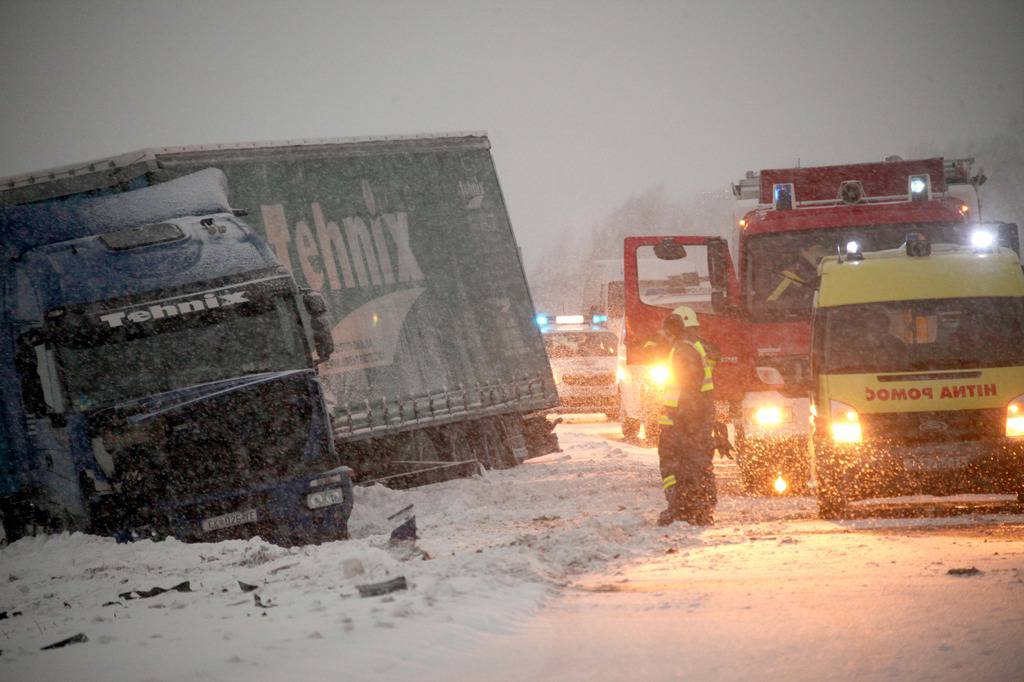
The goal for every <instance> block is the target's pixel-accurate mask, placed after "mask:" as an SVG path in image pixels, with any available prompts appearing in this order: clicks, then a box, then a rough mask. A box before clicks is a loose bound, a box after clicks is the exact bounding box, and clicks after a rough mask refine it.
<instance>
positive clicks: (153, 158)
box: [0, 131, 490, 206]
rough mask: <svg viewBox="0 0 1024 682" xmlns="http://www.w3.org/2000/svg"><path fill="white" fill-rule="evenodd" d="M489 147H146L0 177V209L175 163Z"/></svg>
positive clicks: (359, 140) (312, 141) (393, 143)
mask: <svg viewBox="0 0 1024 682" xmlns="http://www.w3.org/2000/svg"><path fill="white" fill-rule="evenodd" d="M467 146H469V147H480V148H483V149H489V148H490V140H489V139H488V137H487V133H486V131H459V132H449V133H419V134H412V135H387V136H364V137H324V138H298V139H291V140H276V141H264V142H231V143H223V144H199V145H184V146H169V147H150V148H147V149H141V150H138V151H133V152H128V153H125V154H117V155H114V156H108V157H104V158H101V159H96V160H93V161H85V162H81V163H73V164H68V165H64V166H57V167H54V168H48V169H44V170H38V171H31V172H29V173H21V174H18V175H11V176H8V177H5V178H0V206H13V205H18V204H24V203H29V202H35V201H43V200H46V199H54V198H57V197H63V196H68V195H71V194H77V193H79V192H84V191H90V190H93V189H96V188H97V187H112V186H115V185H118V184H121V183H124V182H128V181H130V180H132V179H134V178H137V177H139V176H140V175H143V174H145V173H149V172H153V171H156V170H158V169H160V168H168V167H173V166H174V165H175V163H174V160H175V159H182V160H184V159H188V160H189V161H194V160H195V159H196V158H197V157H198V158H203V157H209V158H216V159H223V158H231V159H243V158H246V157H247V156H249V155H252V154H257V155H258V154H268V153H271V152H279V151H280V150H281V149H284V148H294V149H296V150H302V151H303V152H306V153H316V152H317V151H321V150H322V151H328V150H329V151H330V152H331V154H332V155H342V154H346V153H347V154H353V155H359V154H365V153H368V152H370V151H372V152H373V153H386V152H388V151H389V150H390V149H389V148H393V150H394V151H395V152H399V151H413V150H416V151H427V150H431V151H433V150H437V149H439V148H440V149H447V148H453V149H454V148H459V149H462V148H465V147H467Z"/></svg>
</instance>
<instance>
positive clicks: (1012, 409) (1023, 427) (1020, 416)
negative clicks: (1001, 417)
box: [1006, 395, 1024, 438]
mask: <svg viewBox="0 0 1024 682" xmlns="http://www.w3.org/2000/svg"><path fill="white" fill-rule="evenodd" d="M1006 436H1007V438H1020V437H1021V436H1024V395H1022V396H1018V397H1016V398H1014V399H1013V400H1012V401H1010V404H1009V405H1007V406H1006Z"/></svg>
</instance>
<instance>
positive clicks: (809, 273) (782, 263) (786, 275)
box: [744, 223, 1016, 322]
mask: <svg viewBox="0 0 1024 682" xmlns="http://www.w3.org/2000/svg"><path fill="white" fill-rule="evenodd" d="M910 232H920V233H923V234H924V235H925V236H926V237H927V238H928V239H929V240H930V241H932V242H950V243H958V244H960V243H967V240H968V239H969V230H968V228H967V226H966V225H964V224H956V223H903V224H899V225H868V226H861V227H843V228H838V229H816V230H815V229H812V230H801V231H799V232H775V233H769V234H761V235H756V236H752V237H750V238H749V239H748V240H747V241H746V245H745V249H744V253H745V257H746V268H745V270H746V272H745V275H744V277H745V281H744V291H745V297H744V298H745V301H746V305H747V310H748V312H749V314H750V318H751V319H752V320H753V321H755V322H773V321H779V320H807V319H810V316H811V302H812V300H813V298H814V291H815V290H816V289H817V287H818V281H817V273H818V263H819V261H821V259H822V258H823V257H825V256H827V255H834V254H835V253H837V249H838V248H839V247H840V245H845V244H846V243H847V242H849V241H856V242H857V243H858V244H860V248H861V250H862V251H880V250H882V249H894V248H896V247H898V246H900V245H901V244H902V243H903V241H904V239H905V238H906V236H907V234H908V233H910ZM1006 245H1007V246H1014V247H1015V246H1016V242H1015V241H1014V243H1013V244H1012V245H1011V244H1006Z"/></svg>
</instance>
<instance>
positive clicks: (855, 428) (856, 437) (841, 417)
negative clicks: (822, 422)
mask: <svg viewBox="0 0 1024 682" xmlns="http://www.w3.org/2000/svg"><path fill="white" fill-rule="evenodd" d="M831 407H832V440H834V441H835V442H837V443H859V442H861V439H862V433H861V428H860V417H859V416H858V415H857V411H856V410H855V409H853V408H852V407H850V406H849V405H845V404H843V403H841V402H839V401H837V400H833V401H832V405H831Z"/></svg>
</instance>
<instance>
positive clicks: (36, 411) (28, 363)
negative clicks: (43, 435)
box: [14, 331, 46, 417]
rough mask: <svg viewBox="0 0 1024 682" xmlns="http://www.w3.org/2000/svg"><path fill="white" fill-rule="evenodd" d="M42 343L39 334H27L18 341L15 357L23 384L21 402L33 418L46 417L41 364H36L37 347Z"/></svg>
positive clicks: (19, 377)
mask: <svg viewBox="0 0 1024 682" xmlns="http://www.w3.org/2000/svg"><path fill="white" fill-rule="evenodd" d="M41 343H42V341H41V339H40V335H39V333H38V332H34V331H33V332H27V333H25V334H23V335H22V336H21V338H19V339H18V349H17V351H16V352H15V356H14V366H15V368H16V369H17V371H18V379H19V381H20V382H21V400H22V403H23V404H24V406H25V412H26V413H27V414H29V415H30V416H32V417H42V416H45V415H46V398H45V396H44V395H43V383H42V381H41V380H40V378H39V364H38V363H37V362H36V346H38V345H39V344H41Z"/></svg>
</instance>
